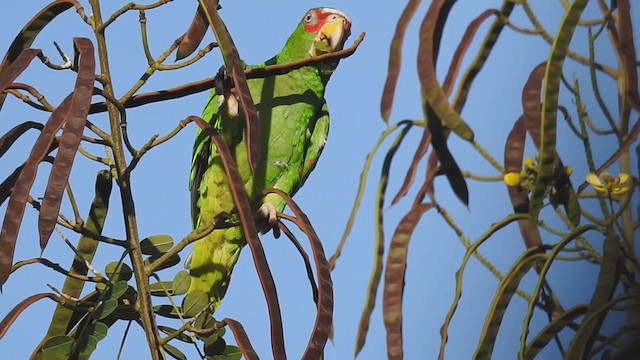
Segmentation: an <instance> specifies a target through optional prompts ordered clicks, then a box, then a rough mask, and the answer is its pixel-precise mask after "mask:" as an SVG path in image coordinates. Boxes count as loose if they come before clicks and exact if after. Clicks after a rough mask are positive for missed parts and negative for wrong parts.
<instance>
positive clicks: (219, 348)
mask: <svg viewBox="0 0 640 360" xmlns="http://www.w3.org/2000/svg"><path fill="white" fill-rule="evenodd" d="M226 345H227V342H226V341H224V339H223V338H222V337H220V336H219V335H218V334H215V333H213V334H211V335H209V337H208V338H207V339H206V340H205V341H204V354H205V355H220V354H223V353H224V350H225V346H226Z"/></svg>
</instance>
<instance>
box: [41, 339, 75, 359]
mask: <svg viewBox="0 0 640 360" xmlns="http://www.w3.org/2000/svg"><path fill="white" fill-rule="evenodd" d="M73 345H74V340H73V338H72V337H70V336H67V335H56V336H53V337H50V338H49V339H47V341H45V342H44V344H43V345H42V357H43V358H44V359H48V360H50V359H67V358H68V357H69V355H71V350H72V349H73Z"/></svg>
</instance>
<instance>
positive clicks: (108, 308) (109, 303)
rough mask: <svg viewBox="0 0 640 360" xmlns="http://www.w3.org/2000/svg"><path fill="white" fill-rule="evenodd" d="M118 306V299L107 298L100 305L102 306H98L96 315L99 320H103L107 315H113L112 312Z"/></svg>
mask: <svg viewBox="0 0 640 360" xmlns="http://www.w3.org/2000/svg"><path fill="white" fill-rule="evenodd" d="M117 308H118V300H116V299H108V300H105V301H104V302H103V303H102V305H101V306H100V308H98V311H97V313H96V315H95V316H96V318H97V319H98V320H102V319H104V318H106V317H107V316H109V315H111V313H113V312H114V311H115V310H116V309H117Z"/></svg>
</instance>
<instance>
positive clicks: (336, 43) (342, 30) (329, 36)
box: [309, 17, 351, 56]
mask: <svg viewBox="0 0 640 360" xmlns="http://www.w3.org/2000/svg"><path fill="white" fill-rule="evenodd" d="M350 34H351V23H350V22H349V21H348V20H347V19H345V18H343V17H337V18H336V20H334V21H332V22H329V23H326V24H324V25H323V26H322V27H321V28H320V31H319V32H318V35H317V36H316V39H315V40H316V42H324V43H325V44H326V45H328V48H329V49H319V48H318V46H316V44H314V45H313V46H312V47H311V51H309V53H310V54H311V56H318V55H321V54H322V53H327V52H335V51H339V50H342V47H343V46H344V43H345V41H346V40H347V38H348V37H349V35H350ZM326 50H330V51H326Z"/></svg>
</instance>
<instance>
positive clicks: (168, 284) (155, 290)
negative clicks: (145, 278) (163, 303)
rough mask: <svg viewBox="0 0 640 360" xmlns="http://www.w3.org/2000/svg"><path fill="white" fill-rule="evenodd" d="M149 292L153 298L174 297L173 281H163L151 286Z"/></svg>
mask: <svg viewBox="0 0 640 360" xmlns="http://www.w3.org/2000/svg"><path fill="white" fill-rule="evenodd" d="M149 291H150V292H151V295H153V296H169V295H174V294H175V293H174V291H173V281H161V282H157V283H153V284H149Z"/></svg>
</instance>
